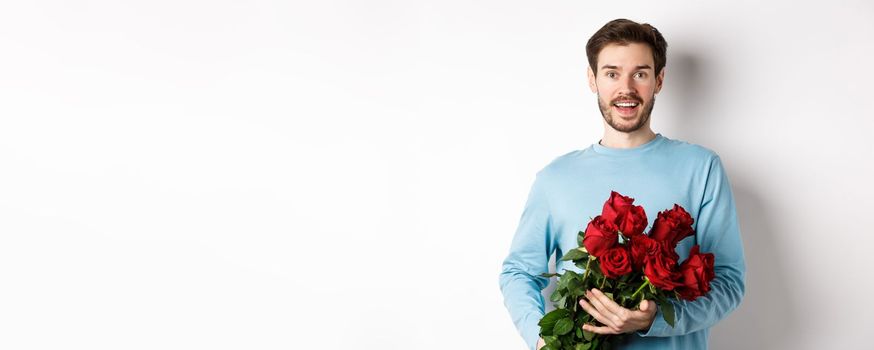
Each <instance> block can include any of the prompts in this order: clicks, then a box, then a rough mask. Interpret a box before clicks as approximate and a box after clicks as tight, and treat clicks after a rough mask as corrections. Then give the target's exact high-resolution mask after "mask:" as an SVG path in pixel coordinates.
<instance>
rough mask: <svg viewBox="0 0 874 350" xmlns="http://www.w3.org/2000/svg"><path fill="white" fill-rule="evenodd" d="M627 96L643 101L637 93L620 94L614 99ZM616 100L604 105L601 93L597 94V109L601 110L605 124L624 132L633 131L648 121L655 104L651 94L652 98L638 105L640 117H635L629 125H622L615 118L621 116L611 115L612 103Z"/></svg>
mask: <svg viewBox="0 0 874 350" xmlns="http://www.w3.org/2000/svg"><path fill="white" fill-rule="evenodd" d="M629 97H630V98H632V99H636V100H637V101H643V99H642V98H640V97H639V96H637V95H629V96H622V97H618V98H616V100H619V99H620V98H621V99H628V98H629ZM616 100H614V101H611V102H610V104H609V105H606V106H605V105H604V102H603V101H602V100H601V94H598V109H600V110H601V116H602V117H604V121H606V122H607V124H608V125H610V127H611V128H613V129H614V130H616V131H619V132H624V133H631V132H635V131H637V130H638V129H640V128H641V127H643V126H644V125H645V124H646V122H647V121H649V116H650V114H652V108H653V106H655V95H653V96H652V98H650V100H649V102H647V103H643V105H642V106H640V107H641V113H640V117H639V118H637V123H634V124H630V125H622V124H619V123H618V122H617V120H621V119H622V117H619V116H614V115H613V103H614V102H615V101H616Z"/></svg>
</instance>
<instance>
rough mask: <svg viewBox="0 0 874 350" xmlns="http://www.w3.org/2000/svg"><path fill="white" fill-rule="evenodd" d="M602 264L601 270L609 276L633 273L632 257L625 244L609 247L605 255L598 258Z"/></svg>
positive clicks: (616, 276)
mask: <svg viewBox="0 0 874 350" xmlns="http://www.w3.org/2000/svg"><path fill="white" fill-rule="evenodd" d="M598 262H599V263H600V264H601V272H603V273H604V276H606V277H607V278H614V279H615V278H619V276H622V275H625V274H628V273H631V257H630V256H629V255H628V250H627V249H625V247H624V246H621V245H619V246H616V247H613V248H610V249H607V251H606V252H604V256H603V257H601V258H600V259H598Z"/></svg>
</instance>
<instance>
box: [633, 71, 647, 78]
mask: <svg viewBox="0 0 874 350" xmlns="http://www.w3.org/2000/svg"><path fill="white" fill-rule="evenodd" d="M634 76H635V77H636V78H641V79H643V78H644V77H646V73H644V72H637V74H635V75H634Z"/></svg>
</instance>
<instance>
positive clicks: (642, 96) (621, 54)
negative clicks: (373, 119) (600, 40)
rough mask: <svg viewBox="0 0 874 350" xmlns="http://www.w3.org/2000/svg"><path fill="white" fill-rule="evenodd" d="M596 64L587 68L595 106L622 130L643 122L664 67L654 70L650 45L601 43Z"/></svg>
mask: <svg viewBox="0 0 874 350" xmlns="http://www.w3.org/2000/svg"><path fill="white" fill-rule="evenodd" d="M597 67H598V72H597V73H594V72H592V69H591V68H589V87H590V88H591V89H592V92H594V93H597V94H598V107H599V108H600V109H601V115H602V116H604V120H605V121H606V122H607V124H609V125H610V127H612V128H613V129H615V130H616V131H620V132H625V133H630V132H633V131H636V130H638V129H640V128H641V127H642V126H644V125H646V124H647V122H648V121H649V116H650V113H652V107H653V105H654V104H655V94H656V93H658V92H659V90H661V88H662V81H663V80H664V73H665V72H664V69H663V70H662V71H661V72H660V73H659V74H656V73H655V62H653V56H652V50H651V49H650V48H649V46H648V45H646V44H640V43H631V44H628V45H616V44H609V45H607V46H604V48H603V49H601V52H600V53H598V63H597Z"/></svg>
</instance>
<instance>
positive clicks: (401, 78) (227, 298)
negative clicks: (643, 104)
mask: <svg viewBox="0 0 874 350" xmlns="http://www.w3.org/2000/svg"><path fill="white" fill-rule="evenodd" d="M614 18H629V19H632V20H636V21H641V22H648V23H651V24H653V25H655V26H656V27H657V28H659V30H660V31H661V32H662V33H663V34H664V36H665V37H666V39H667V41H668V60H667V75H666V80H665V87H664V90H663V91H662V93H661V94H660V95H659V97H658V101H657V103H656V106H655V109H654V113H653V117H652V118H653V119H652V120H653V124H652V126H653V129H654V130H655V131H656V132H660V133H662V134H663V135H665V136H668V137H670V138H675V139H680V140H684V141H688V142H693V143H697V144H700V145H703V146H705V147H708V148H711V149H713V150H714V151H716V152H717V153H718V154H720V156H721V157H722V160H723V162H724V164H725V166H726V168H727V170H728V172H729V178H730V181H731V182H732V186H733V189H734V193H735V196H736V200H737V205H738V213H739V217H740V220H741V231H742V235H743V240H744V244H745V248H746V254H747V264H748V280H747V295H746V299H745V300H744V303H743V304H742V306H741V307H740V308H739V309H738V310H737V311H736V312H735V313H733V314H732V315H731V316H730V317H729V318H727V319H726V320H725V321H723V322H722V323H720V324H719V325H718V326H717V327H715V328H714V330H713V336H712V339H711V345H712V348H713V349H733V348H741V349H821V348H829V349H862V348H866V347H867V346H869V343H868V342H867V337H868V336H869V335H870V334H869V333H870V330H871V329H874V322H872V320H871V315H872V313H874V306H872V305H874V300H872V298H871V293H870V291H871V290H872V289H874V282H872V280H874V273H872V272H871V271H872V270H871V267H872V266H874V263H872V260H871V259H872V246H874V238H872V234H874V230H872V228H871V227H872V226H871V225H872V223H871V217H872V211H874V199H872V198H874V183H872V179H874V164H872V163H874V146H872V128H874V121H872V119H874V107H872V93H874V89H872V84H874V69H872V67H871V62H872V61H874V40H872V37H874V24H872V23H874V6H872V5H871V3H870V2H866V1H835V2H829V3H828V4H827V3H826V2H822V1H820V2H798V1H782V2H769V3H764V2H760V1H747V0H742V1H724V2H719V3H713V2H710V3H707V4H705V3H702V2H679V1H660V2H648V1H639V2H638V1H630V2H621V3H616V2H606V1H605V2H588V1H568V0H563V1H517V0H511V1H507V0H502V1H447V0H443V1H367V2H365V1H292V2H287V1H192V0H185V1H178V0H177V1H31V2H4V3H3V4H2V5H0V348H3V349H207V348H209V349H304V348H320V349H342V348H350V347H351V348H356V349H474V348H477V349H523V348H524V345H523V342H522V339H521V337H519V336H518V334H517V333H516V330H515V328H513V325H512V322H511V321H510V318H509V315H508V313H507V311H506V310H505V309H504V306H503V301H502V297H501V294H500V291H499V288H498V274H499V272H500V264H501V261H502V260H503V258H504V257H505V255H506V253H507V250H508V249H509V245H510V240H511V238H512V234H513V232H514V230H515V228H516V224H517V222H518V219H519V216H520V215H521V212H522V207H523V205H524V200H525V196H526V194H527V191H528V188H529V186H530V184H531V182H532V181H533V179H534V174H535V172H536V171H537V170H539V169H540V168H542V167H543V166H544V165H546V164H547V163H548V162H549V161H551V160H552V159H554V158H555V157H557V156H559V155H561V154H564V153H567V152H569V151H571V150H575V149H582V148H585V147H588V146H589V145H590V144H592V143H594V142H597V140H598V139H599V138H600V136H601V134H602V132H603V127H602V122H601V116H600V114H599V113H598V111H597V105H596V100H595V96H594V95H593V94H592V93H591V92H589V90H588V89H587V87H586V81H585V68H586V57H585V42H586V40H588V38H589V36H590V35H591V34H593V33H594V32H595V31H596V30H597V29H598V28H599V27H600V26H602V25H603V24H604V23H606V22H607V21H609V20H611V19H614Z"/></svg>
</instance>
